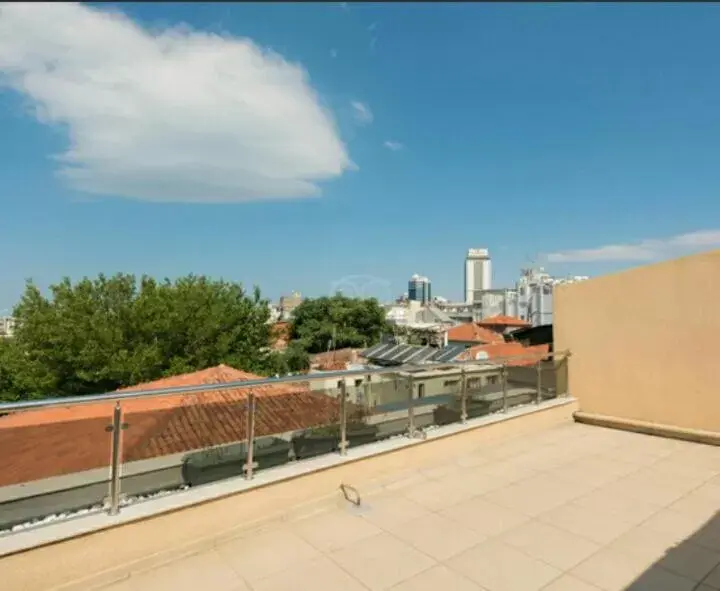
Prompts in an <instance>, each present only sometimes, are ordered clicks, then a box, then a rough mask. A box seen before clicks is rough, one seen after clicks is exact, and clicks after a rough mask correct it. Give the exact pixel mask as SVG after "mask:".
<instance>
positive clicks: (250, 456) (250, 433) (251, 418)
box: [243, 392, 257, 480]
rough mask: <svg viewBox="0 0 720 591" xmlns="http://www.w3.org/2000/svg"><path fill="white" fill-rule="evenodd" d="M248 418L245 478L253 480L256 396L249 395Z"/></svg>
mask: <svg viewBox="0 0 720 591" xmlns="http://www.w3.org/2000/svg"><path fill="white" fill-rule="evenodd" d="M247 409H248V416H247V456H246V458H245V465H244V466H243V470H244V471H245V478H247V479H248V480H252V477H253V470H254V469H255V468H256V467H257V466H256V464H255V394H253V393H252V392H250V394H248V406H247Z"/></svg>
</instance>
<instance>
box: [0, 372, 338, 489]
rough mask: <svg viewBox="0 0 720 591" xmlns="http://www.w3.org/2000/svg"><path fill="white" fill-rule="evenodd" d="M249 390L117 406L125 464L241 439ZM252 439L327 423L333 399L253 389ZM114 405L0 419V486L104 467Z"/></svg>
mask: <svg viewBox="0 0 720 591" xmlns="http://www.w3.org/2000/svg"><path fill="white" fill-rule="evenodd" d="M259 378H260V376H256V375H254V374H249V373H246V372H241V371H238V370H235V369H233V368H231V367H227V366H224V365H220V366H218V367H214V368H210V369H206V370H202V371H199V372H194V373H191V374H185V375H181V376H174V377H171V378H166V379H162V380H158V381H156V382H151V383H149V384H139V385H137V386H133V387H132V388H126V389H125V390H123V391H129V390H139V389H160V388H169V387H175V386H182V385H186V386H190V385H202V384H218V383H227V382H233V381H241V380H249V379H259ZM248 392H249V389H248V388H230V389H227V390H217V391H213V392H205V393H198V394H196V395H177V394H176V395H171V396H159V397H156V398H148V399H135V400H127V401H125V402H123V403H122V406H123V409H124V421H125V422H126V423H128V428H127V430H125V431H124V432H123V458H124V460H125V461H133V460H140V459H148V458H153V457H157V456H162V455H167V454H173V453H182V452H187V451H191V450H195V449H200V448H203V447H208V446H211V445H218V444H225V443H232V442H237V441H242V440H243V439H244V438H245V437H246V425H247V408H246V406H247V394H248ZM253 392H255V394H256V395H257V412H256V422H255V433H256V436H257V437H262V436H265V435H272V434H277V433H284V432H287V431H295V430H301V429H305V428H308V427H312V426H317V425H323V424H328V423H333V422H336V421H337V417H338V416H339V402H338V400H337V399H336V398H334V397H332V396H330V395H325V394H322V393H319V392H312V391H310V390H309V389H308V388H307V384H306V383H303V382H301V383H294V384H287V385H284V384H278V385H276V386H269V387H264V388H253ZM113 407H114V404H113V403H102V404H90V405H78V406H75V407H69V408H63V409H46V410H39V411H30V412H25V413H18V414H14V415H9V416H6V417H0V449H2V451H3V453H2V454H1V455H0V486H6V485H10V484H18V483H21V482H28V481H32V480H38V479H41V478H48V477H51V476H59V475H62V474H70V473H73V472H80V471H83V470H90V469H93V468H100V467H105V466H108V464H109V459H110V435H109V434H108V433H107V432H105V427H106V426H107V425H109V424H110V422H111V417H112V410H113Z"/></svg>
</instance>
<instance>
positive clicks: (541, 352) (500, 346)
mask: <svg viewBox="0 0 720 591" xmlns="http://www.w3.org/2000/svg"><path fill="white" fill-rule="evenodd" d="M549 351H550V347H549V345H536V346H534V347H524V346H523V345H522V344H521V343H491V344H488V345H476V346H475V347H470V348H469V349H468V350H467V351H463V352H462V353H461V354H460V356H459V357H458V360H460V361H469V360H471V359H475V358H476V357H475V356H476V354H477V353H481V352H482V353H487V356H488V358H489V359H501V358H506V357H510V358H512V357H519V356H522V357H523V358H522V359H508V361H507V365H510V366H513V367H517V366H521V365H535V363H536V362H537V361H538V360H539V359H542V358H543V357H545V356H546V355H547V354H548V353H549Z"/></svg>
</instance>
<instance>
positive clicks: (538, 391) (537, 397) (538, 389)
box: [535, 359, 542, 404]
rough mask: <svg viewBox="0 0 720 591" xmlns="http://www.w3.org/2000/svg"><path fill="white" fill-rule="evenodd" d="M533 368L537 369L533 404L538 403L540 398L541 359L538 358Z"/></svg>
mask: <svg viewBox="0 0 720 591" xmlns="http://www.w3.org/2000/svg"><path fill="white" fill-rule="evenodd" d="M535 370H536V371H537V396H536V397H535V404H540V400H541V399H542V359H538V362H537V365H536V366H535Z"/></svg>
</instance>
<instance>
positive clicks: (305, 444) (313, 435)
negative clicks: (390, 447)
mask: <svg viewBox="0 0 720 591" xmlns="http://www.w3.org/2000/svg"><path fill="white" fill-rule="evenodd" d="M377 433H378V428H377V427H376V426H375V425H366V424H364V423H360V424H358V423H355V424H353V423H350V424H348V426H347V440H348V445H349V446H350V447H355V446H357V445H363V444H365V443H372V442H373V441H376V440H377ZM292 446H293V451H294V452H295V457H296V458H297V459H298V460H302V459H305V458H314V457H315V456H321V455H324V454H329V453H334V452H336V451H338V449H340V426H339V425H338V426H337V427H331V428H328V427H325V428H323V427H321V428H319V429H318V430H317V431H316V432H313V431H312V430H310V431H307V432H305V433H303V434H302V435H297V436H295V437H293V440H292Z"/></svg>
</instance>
